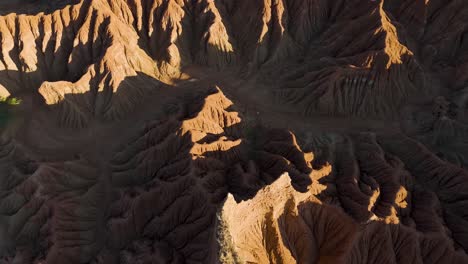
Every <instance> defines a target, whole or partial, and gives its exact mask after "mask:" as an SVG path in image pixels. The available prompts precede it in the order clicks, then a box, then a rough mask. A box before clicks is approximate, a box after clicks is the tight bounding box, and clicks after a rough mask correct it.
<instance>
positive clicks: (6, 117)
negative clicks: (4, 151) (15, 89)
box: [0, 97, 21, 127]
mask: <svg viewBox="0 0 468 264" xmlns="http://www.w3.org/2000/svg"><path fill="white" fill-rule="evenodd" d="M20 104H21V100H20V99H18V98H14V97H8V98H4V97H0V127H4V126H5V125H6V124H7V123H8V121H10V120H11V119H12V117H13V109H14V108H15V107H16V106H18V105H20Z"/></svg>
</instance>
